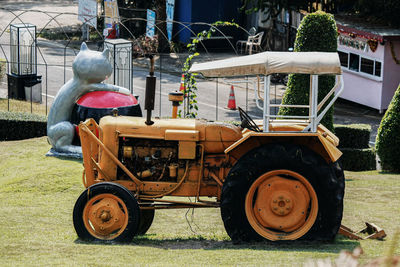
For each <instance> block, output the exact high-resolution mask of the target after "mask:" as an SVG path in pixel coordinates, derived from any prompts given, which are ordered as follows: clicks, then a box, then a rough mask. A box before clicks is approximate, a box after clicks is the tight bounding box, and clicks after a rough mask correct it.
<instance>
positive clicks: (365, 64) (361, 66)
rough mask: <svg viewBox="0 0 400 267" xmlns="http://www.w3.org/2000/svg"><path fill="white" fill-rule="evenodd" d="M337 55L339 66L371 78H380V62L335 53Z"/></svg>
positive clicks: (349, 54)
mask: <svg viewBox="0 0 400 267" xmlns="http://www.w3.org/2000/svg"><path fill="white" fill-rule="evenodd" d="M337 52H338V54H339V60H340V65H341V66H342V67H343V68H346V69H348V70H351V71H356V72H361V73H365V74H368V75H371V76H376V77H381V75H382V62H380V61H376V60H374V59H369V58H365V57H361V56H360V55H357V54H353V53H348V52H343V51H339V50H338V51H337Z"/></svg>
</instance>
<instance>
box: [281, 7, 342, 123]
mask: <svg viewBox="0 0 400 267" xmlns="http://www.w3.org/2000/svg"><path fill="white" fill-rule="evenodd" d="M294 51H295V52H311V51H318V52H336V51H337V27H336V22H335V20H334V18H333V15H331V14H327V13H325V12H322V11H317V12H315V13H311V14H309V15H307V16H305V17H304V18H303V20H302V21H301V23H300V26H299V29H298V30H297V34H296V41H295V43H294ZM334 85H335V76H333V75H319V81H318V101H321V100H322V99H323V98H324V97H325V95H326V94H327V93H328V92H329V91H330V90H331V89H332V87H333V86H334ZM309 92H310V75H306V74H290V75H289V81H288V86H287V89H286V92H285V95H284V96H283V100H282V103H283V104H298V105H307V104H308V103H309ZM328 102H329V101H328ZM322 109H323V108H322ZM322 109H321V110H322ZM308 112H309V111H308V109H300V108H280V110H279V113H278V114H279V115H301V116H304V115H306V116H307V115H308ZM321 123H322V124H323V125H324V126H325V127H327V128H328V129H329V130H333V106H332V108H330V109H329V111H328V112H327V113H326V114H325V116H324V118H323V119H322V121H321Z"/></svg>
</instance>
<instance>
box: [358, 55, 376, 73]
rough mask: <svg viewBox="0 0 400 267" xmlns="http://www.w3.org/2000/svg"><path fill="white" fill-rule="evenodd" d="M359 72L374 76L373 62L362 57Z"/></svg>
mask: <svg viewBox="0 0 400 267" xmlns="http://www.w3.org/2000/svg"><path fill="white" fill-rule="evenodd" d="M360 71H361V72H365V73H368V74H371V75H374V61H373V60H370V59H366V58H363V57H362V58H361V68H360Z"/></svg>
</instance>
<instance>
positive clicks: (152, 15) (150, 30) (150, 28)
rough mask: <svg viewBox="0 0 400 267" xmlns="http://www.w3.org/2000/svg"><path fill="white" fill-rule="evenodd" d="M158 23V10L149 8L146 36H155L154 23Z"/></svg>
mask: <svg viewBox="0 0 400 267" xmlns="http://www.w3.org/2000/svg"><path fill="white" fill-rule="evenodd" d="M155 24H156V12H154V11H153V10H150V9H147V26H146V36H147V37H150V38H153V37H154V25H155Z"/></svg>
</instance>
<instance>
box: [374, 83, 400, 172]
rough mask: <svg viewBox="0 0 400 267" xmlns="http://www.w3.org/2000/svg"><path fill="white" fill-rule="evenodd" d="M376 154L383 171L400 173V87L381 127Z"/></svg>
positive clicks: (377, 138) (377, 137)
mask: <svg viewBox="0 0 400 267" xmlns="http://www.w3.org/2000/svg"><path fill="white" fill-rule="evenodd" d="M376 152H377V153H378V155H379V158H380V160H381V166H382V170H385V171H393V172H400V86H399V87H398V88H397V90H396V92H395V94H394V96H393V99H392V101H391V102H390V105H389V107H388V109H387V111H386V113H385V115H384V116H383V118H382V121H381V124H380V125H379V128H378V134H377V136H376Z"/></svg>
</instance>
